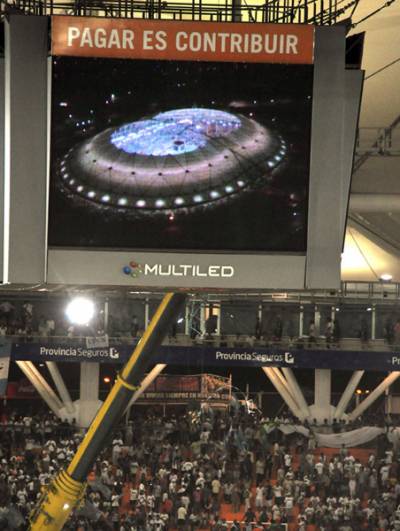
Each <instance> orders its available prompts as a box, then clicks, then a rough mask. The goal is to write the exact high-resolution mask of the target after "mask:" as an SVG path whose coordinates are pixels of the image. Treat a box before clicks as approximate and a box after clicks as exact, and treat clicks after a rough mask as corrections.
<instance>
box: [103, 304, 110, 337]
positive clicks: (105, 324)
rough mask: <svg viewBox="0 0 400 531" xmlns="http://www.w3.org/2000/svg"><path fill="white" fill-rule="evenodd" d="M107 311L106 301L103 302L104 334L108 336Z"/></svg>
mask: <svg viewBox="0 0 400 531" xmlns="http://www.w3.org/2000/svg"><path fill="white" fill-rule="evenodd" d="M108 311H109V302H108V300H107V299H106V300H105V301H104V332H105V333H106V334H107V335H109V334H108V315H109V314H108Z"/></svg>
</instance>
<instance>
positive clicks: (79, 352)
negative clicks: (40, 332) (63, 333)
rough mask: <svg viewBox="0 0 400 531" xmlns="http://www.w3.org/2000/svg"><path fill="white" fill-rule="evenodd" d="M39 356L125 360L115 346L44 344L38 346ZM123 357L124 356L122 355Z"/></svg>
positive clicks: (81, 359) (77, 359)
mask: <svg viewBox="0 0 400 531" xmlns="http://www.w3.org/2000/svg"><path fill="white" fill-rule="evenodd" d="M38 350H39V358H46V359H51V358H53V359H54V360H56V359H59V358H62V359H65V358H68V359H70V360H71V361H74V360H75V361H87V360H93V361H96V360H97V361H101V360H109V361H115V362H118V361H125V359H122V358H121V353H120V352H119V350H118V349H117V348H115V347H106V348H85V347H72V346H65V347H62V346H54V347H53V346H44V345H41V346H40V347H39V349H38ZM124 358H125V357H124Z"/></svg>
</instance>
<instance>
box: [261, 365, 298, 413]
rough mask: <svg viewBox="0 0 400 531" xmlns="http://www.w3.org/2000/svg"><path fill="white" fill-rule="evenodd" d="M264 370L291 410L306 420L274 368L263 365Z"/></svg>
mask: <svg viewBox="0 0 400 531" xmlns="http://www.w3.org/2000/svg"><path fill="white" fill-rule="evenodd" d="M262 370H263V371H264V372H265V374H266V375H267V376H268V378H269V379H270V381H271V383H272V385H273V386H274V387H275V389H276V390H277V391H278V393H279V394H280V396H281V397H282V398H283V400H284V401H285V402H286V405H287V406H288V408H289V409H290V411H291V412H292V413H293V415H295V416H296V417H298V418H299V419H301V420H304V417H303V414H302V412H301V411H300V409H299V408H298V406H297V404H296V403H295V402H294V400H293V398H292V397H291V396H290V394H289V393H288V392H287V390H286V388H285V387H284V385H283V384H282V382H281V381H280V379H279V378H278V377H277V375H276V374H275V372H274V371H273V370H272V367H262Z"/></svg>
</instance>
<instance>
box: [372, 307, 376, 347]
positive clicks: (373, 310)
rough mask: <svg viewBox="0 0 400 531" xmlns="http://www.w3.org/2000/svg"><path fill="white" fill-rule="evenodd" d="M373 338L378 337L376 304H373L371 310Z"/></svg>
mask: <svg viewBox="0 0 400 531" xmlns="http://www.w3.org/2000/svg"><path fill="white" fill-rule="evenodd" d="M371 314H372V315H371V339H372V340H374V339H376V306H375V304H373V305H372V310H371Z"/></svg>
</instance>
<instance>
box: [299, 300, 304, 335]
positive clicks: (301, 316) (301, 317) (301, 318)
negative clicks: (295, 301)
mask: <svg viewBox="0 0 400 531" xmlns="http://www.w3.org/2000/svg"><path fill="white" fill-rule="evenodd" d="M303 335H304V309H303V306H300V313H299V336H300V337H301V336H303Z"/></svg>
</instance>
